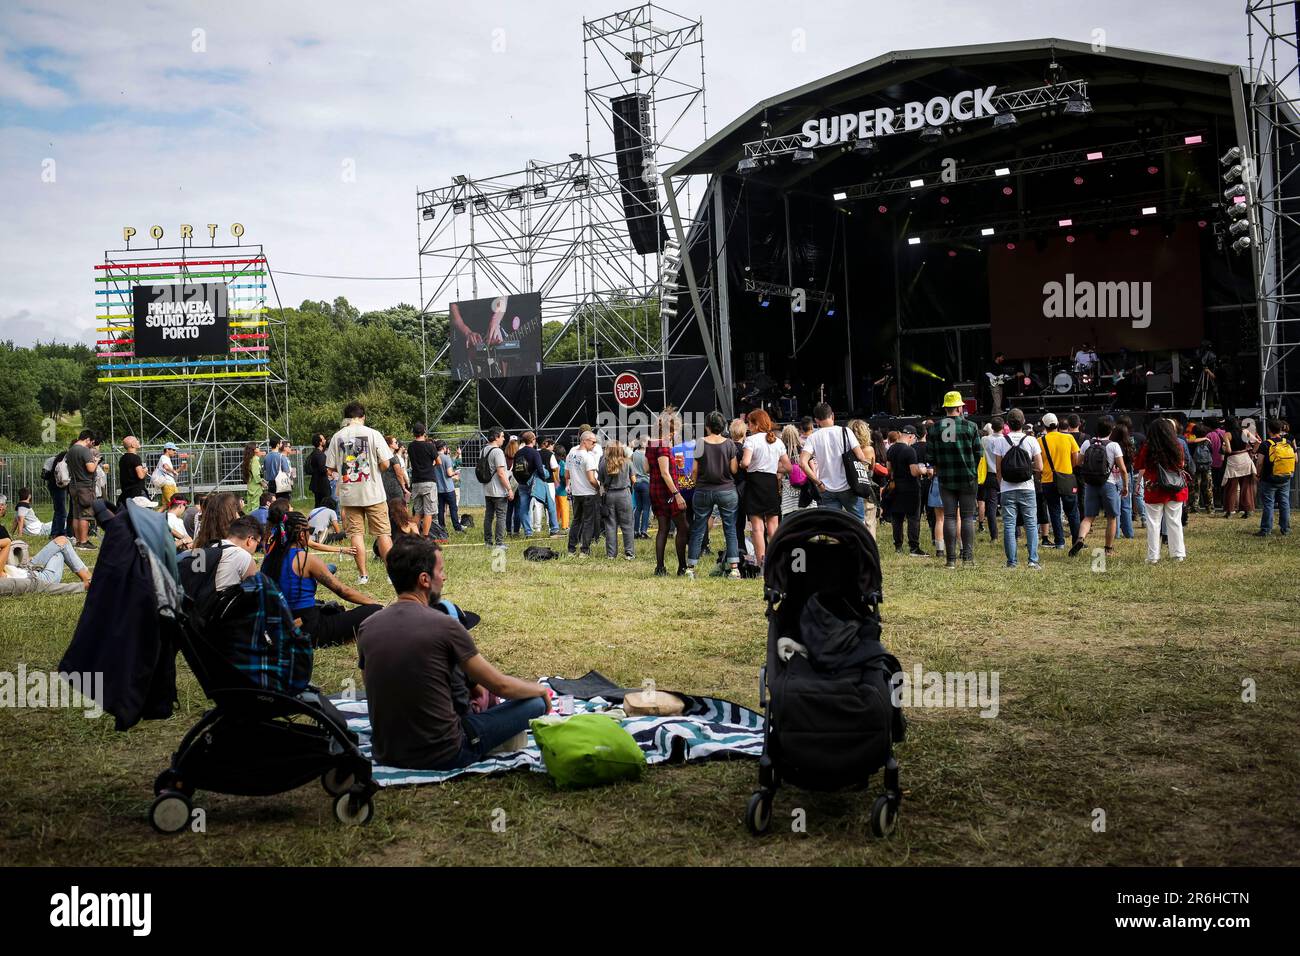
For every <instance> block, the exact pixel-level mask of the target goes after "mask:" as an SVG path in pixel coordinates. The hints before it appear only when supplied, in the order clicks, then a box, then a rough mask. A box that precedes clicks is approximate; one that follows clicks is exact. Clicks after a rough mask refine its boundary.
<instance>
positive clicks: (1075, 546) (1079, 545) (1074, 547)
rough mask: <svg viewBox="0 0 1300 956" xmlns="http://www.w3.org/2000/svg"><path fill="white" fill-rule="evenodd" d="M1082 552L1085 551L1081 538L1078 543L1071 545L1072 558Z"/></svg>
mask: <svg viewBox="0 0 1300 956" xmlns="http://www.w3.org/2000/svg"><path fill="white" fill-rule="evenodd" d="M1082 550H1083V539H1082V538H1080V539H1079V540H1078V541H1076V542H1074V544H1072V545H1070V557H1074V556H1075V555H1076V554H1078V553H1079V552H1080V551H1082Z"/></svg>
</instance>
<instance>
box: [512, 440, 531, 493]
mask: <svg viewBox="0 0 1300 956" xmlns="http://www.w3.org/2000/svg"><path fill="white" fill-rule="evenodd" d="M519 451H520V452H521V453H522V452H523V449H522V448H521V449H519ZM512 471H513V472H514V475H515V481H517V482H519V483H520V484H521V485H526V484H528V481H529V479H530V478H532V477H533V469H532V468H531V467H529V465H528V459H527V458H525V457H524V456H523V454H517V455H515V463H514V467H513V469H512Z"/></svg>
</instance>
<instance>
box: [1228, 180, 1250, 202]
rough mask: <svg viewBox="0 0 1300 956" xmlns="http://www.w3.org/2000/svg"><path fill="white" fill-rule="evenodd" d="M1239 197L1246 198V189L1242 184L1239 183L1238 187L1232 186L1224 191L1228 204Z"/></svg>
mask: <svg viewBox="0 0 1300 956" xmlns="http://www.w3.org/2000/svg"><path fill="white" fill-rule="evenodd" d="M1238 196H1240V197H1242V198H1245V196H1246V187H1245V186H1243V185H1242V184H1241V183H1237V185H1235V186H1232V187H1230V188H1228V189H1225V190H1224V191H1223V198H1224V200H1225V201H1227V202H1232V201H1233V200H1235V199H1236V198H1237V197H1238Z"/></svg>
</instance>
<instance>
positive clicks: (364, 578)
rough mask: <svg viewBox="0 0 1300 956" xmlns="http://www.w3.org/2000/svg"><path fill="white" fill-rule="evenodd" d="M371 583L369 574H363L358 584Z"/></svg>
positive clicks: (358, 579)
mask: <svg viewBox="0 0 1300 956" xmlns="http://www.w3.org/2000/svg"><path fill="white" fill-rule="evenodd" d="M369 583H370V575H368V574H363V575H361V577H359V578H357V584H360V585H366V584H369Z"/></svg>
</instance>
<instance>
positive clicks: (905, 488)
mask: <svg viewBox="0 0 1300 956" xmlns="http://www.w3.org/2000/svg"><path fill="white" fill-rule="evenodd" d="M885 457H886V458H887V459H888V460H889V464H890V465H891V466H892V468H893V470H892V474H893V477H894V485H895V486H896V487H897V488H898V490H899V491H900V492H903V493H907V492H911V491H915V490H916V489H917V488H918V487H919V484H920V483H919V482H918V481H917V479H916V476H915V475H913V474H912V468H911V466H912V465H915V464H919V462H918V461H917V458H916V448H914V447H913V446H911V445H909V444H907V442H901V441H898V442H894V444H892V445H890V446H889V451H888V452H886V453H885Z"/></svg>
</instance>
